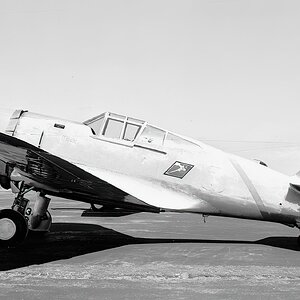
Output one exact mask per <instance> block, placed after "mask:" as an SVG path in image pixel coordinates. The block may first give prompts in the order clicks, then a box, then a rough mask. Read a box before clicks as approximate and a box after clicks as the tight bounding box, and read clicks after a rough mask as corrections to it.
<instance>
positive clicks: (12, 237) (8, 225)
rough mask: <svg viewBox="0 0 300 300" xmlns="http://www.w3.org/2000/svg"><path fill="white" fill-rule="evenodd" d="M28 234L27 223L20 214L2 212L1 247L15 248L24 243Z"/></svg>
mask: <svg viewBox="0 0 300 300" xmlns="http://www.w3.org/2000/svg"><path fill="white" fill-rule="evenodd" d="M27 233H28V227H27V222H26V220H25V218H24V216H22V215H21V214H20V213H19V212H17V211H15V210H12V209H3V210H0V245H1V246H13V245H17V244H20V243H22V242H23V241H24V240H25V238H26V236H27Z"/></svg>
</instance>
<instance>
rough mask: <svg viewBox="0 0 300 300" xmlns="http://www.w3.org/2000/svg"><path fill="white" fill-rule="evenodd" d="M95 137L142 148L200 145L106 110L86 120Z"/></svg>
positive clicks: (157, 148)
mask: <svg viewBox="0 0 300 300" xmlns="http://www.w3.org/2000/svg"><path fill="white" fill-rule="evenodd" d="M84 124H85V125H87V126H89V127H90V128H91V130H92V132H93V134H94V135H95V137H97V138H99V139H101V140H105V141H109V142H113V143H118V144H126V145H138V146H139V147H142V148H147V149H156V150H161V149H162V147H164V148H168V147H169V148H170V147H171V148H174V147H180V148H181V149H182V148H189V149H190V148H191V147H197V148H198V147H199V145H198V144H197V143H194V142H192V141H189V140H187V139H185V138H183V137H180V136H178V135H176V134H173V133H170V132H167V131H165V130H163V129H160V128H158V127H155V126H152V125H150V124H148V123H147V122H145V121H142V120H139V119H135V118H130V117H127V116H123V115H119V114H115V113H110V112H106V113H103V114H101V115H98V116H96V117H94V118H92V119H89V120H87V121H85V122H84Z"/></svg>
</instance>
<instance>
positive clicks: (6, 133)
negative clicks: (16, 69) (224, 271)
mask: <svg viewBox="0 0 300 300" xmlns="http://www.w3.org/2000/svg"><path fill="white" fill-rule="evenodd" d="M0 184H1V186H2V188H4V189H11V191H12V193H13V194H14V197H12V202H13V204H12V206H11V208H6V209H2V210H1V211H0V244H1V245H2V246H18V245H20V244H21V243H22V242H23V241H25V239H26V237H27V234H28V231H32V232H47V231H49V229H50V226H51V222H52V218H51V215H50V213H49V211H48V206H49V203H50V199H51V198H50V197H51V196H57V197H61V198H65V199H72V200H77V201H82V202H86V203H89V204H91V207H92V209H93V210H95V211H96V212H97V211H98V212H101V211H104V212H105V211H113V210H114V211H119V212H120V213H122V212H124V214H126V212H128V211H131V212H134V213H139V212H151V213H162V212H178V213H196V214H199V215H203V216H208V215H213V216H223V217H233V218H241V219H252V220H258V221H268V222H277V223H281V224H284V225H287V226H290V227H297V228H298V229H300V174H296V175H294V176H291V177H290V176H287V175H284V174H281V173H279V172H277V171H275V170H272V169H271V168H269V167H267V165H266V164H265V163H263V162H261V161H254V160H253V161H252V160H248V159H245V158H242V157H238V156H236V155H233V154H229V153H225V152H223V151H222V150H219V149H216V148H214V147H211V146H209V145H207V144H205V143H203V142H201V141H197V140H194V139H191V138H188V137H184V136H182V135H179V134H176V133H173V132H171V131H168V130H165V129H162V128H159V127H156V126H154V125H151V124H149V123H148V122H146V121H143V120H140V119H136V118H132V117H129V116H125V115H121V114H115V113H110V112H105V113H102V114H100V115H97V116H95V117H93V118H91V119H89V120H87V121H85V122H83V123H80V122H74V121H68V120H64V119H61V118H56V117H51V116H46V115H41V114H37V113H32V112H29V111H27V110H15V111H12V112H8V111H5V112H2V113H1V114H0ZM30 191H31V192H35V193H36V199H35V201H32V202H33V203H31V201H29V199H27V198H26V194H27V193H28V192H30ZM99 205H100V206H101V208H100V209H99V208H97V207H98V206H99ZM298 240H299V238H298Z"/></svg>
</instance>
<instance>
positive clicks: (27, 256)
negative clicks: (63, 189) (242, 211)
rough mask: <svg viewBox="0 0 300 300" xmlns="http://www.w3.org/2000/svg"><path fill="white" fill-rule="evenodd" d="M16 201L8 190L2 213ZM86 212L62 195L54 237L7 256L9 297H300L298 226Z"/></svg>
mask: <svg viewBox="0 0 300 300" xmlns="http://www.w3.org/2000/svg"><path fill="white" fill-rule="evenodd" d="M8 199H11V195H10V194H9V193H6V192H0V207H3V208H8V207H9V206H10V204H11V200H8ZM84 207H86V208H88V205H86V204H81V203H77V202H72V201H68V200H62V199H58V198H53V201H52V202H51V208H50V212H51V214H52V216H53V226H52V230H51V232H50V233H49V234H47V235H46V236H45V237H42V238H41V237H40V238H37V237H31V238H29V239H28V240H27V241H26V242H25V243H24V245H22V246H21V247H19V248H11V249H0V269H1V270H2V272H0V299H151V300H153V299H282V298H285V299H299V293H300V251H299V250H300V249H299V248H298V247H297V243H296V237H297V236H298V230H296V229H292V228H288V227H285V226H283V225H279V224H272V223H263V222H255V221H247V220H236V219H230V218H217V217H209V218H208V220H207V223H203V219H202V217H201V216H197V215H190V214H170V213H169V214H161V215H156V214H148V213H142V214H136V215H129V216H124V217H119V218H112V217H103V218H92V217H89V218H86V217H85V218H81V217H80V215H81V212H82V211H80V210H78V209H77V210H75V209H72V208H84ZM57 208H68V209H64V210H57Z"/></svg>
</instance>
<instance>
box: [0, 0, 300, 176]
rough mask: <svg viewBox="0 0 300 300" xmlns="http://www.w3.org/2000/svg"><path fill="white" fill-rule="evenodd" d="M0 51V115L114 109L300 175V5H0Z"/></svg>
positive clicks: (284, 0)
mask: <svg viewBox="0 0 300 300" xmlns="http://www.w3.org/2000/svg"><path fill="white" fill-rule="evenodd" d="M0 45H1V47H0V99H1V100H0V104H1V107H13V108H22V109H27V110H30V111H33V112H38V113H42V114H49V115H53V116H59V117H62V118H65V119H71V120H76V121H84V120H86V119H89V118H91V117H92V116H95V115H97V114H100V113H102V112H104V111H113V112H117V113H120V114H125V115H129V116H133V117H136V118H140V119H144V120H146V121H149V122H150V123H152V124H155V125H157V126H160V127H163V128H166V129H169V130H171V131H173V132H178V133H180V134H183V135H186V136H191V137H193V138H197V139H201V140H203V141H207V143H210V144H212V145H214V146H217V147H219V148H222V149H224V150H228V151H231V152H234V153H236V154H238V155H241V156H244V157H247V158H259V159H262V160H264V161H266V162H267V163H268V164H269V166H270V167H272V168H274V169H276V170H278V171H281V172H284V173H287V174H293V173H296V172H297V171H299V170H300V132H299V128H300V118H299V108H300V56H299V54H300V2H299V1H293V0H280V1H279V0H250V1H247V0H227V1H224V0H195V1H191V0H184V1H183V0H182V1H178V0H170V1H169V0H159V1H157V0H148V1H145V0H126V1H125V0H106V1H101V0H96V1H93V0H52V1H49V0H34V1H33V0H19V1H15V0H8V1H7V0H0ZM242 141H243V142H242Z"/></svg>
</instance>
